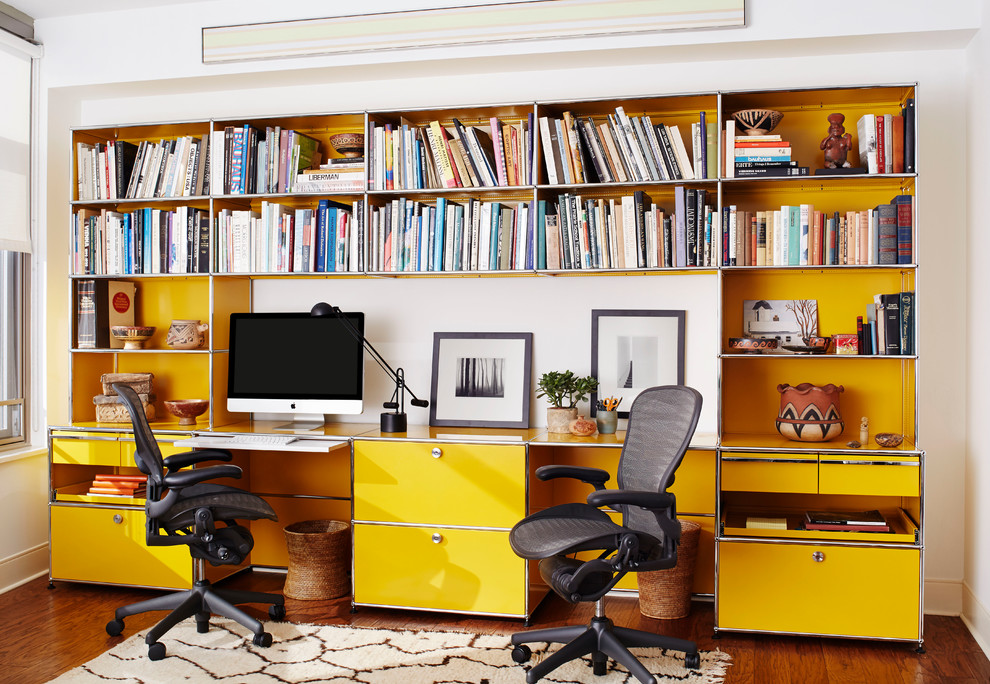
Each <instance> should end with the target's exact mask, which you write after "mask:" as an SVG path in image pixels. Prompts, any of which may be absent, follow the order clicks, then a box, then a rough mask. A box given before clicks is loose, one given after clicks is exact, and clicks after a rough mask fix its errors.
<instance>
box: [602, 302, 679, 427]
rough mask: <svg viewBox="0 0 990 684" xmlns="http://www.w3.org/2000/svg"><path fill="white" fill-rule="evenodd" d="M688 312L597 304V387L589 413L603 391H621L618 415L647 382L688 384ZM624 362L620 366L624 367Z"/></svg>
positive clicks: (606, 393) (616, 393)
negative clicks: (685, 361)
mask: <svg viewBox="0 0 990 684" xmlns="http://www.w3.org/2000/svg"><path fill="white" fill-rule="evenodd" d="M686 313H687V312H685V311H683V310H677V309H653V310H651V309H593V310H592V311H591V374H592V375H593V376H594V377H595V378H597V379H598V389H597V390H595V391H594V392H592V394H591V409H590V413H591V415H592V416H595V415H596V414H597V412H598V400H599V397H618V398H621V399H622V402H621V403H620V404H619V418H628V417H629V407H630V406H631V405H632V403H633V400H634V399H635V398H636V396H637V395H638V394H639V393H640V392H641V391H642V390H644V389H646V388H648V387H654V386H657V385H683V384H684V344H685V319H686ZM620 367H621V368H620Z"/></svg>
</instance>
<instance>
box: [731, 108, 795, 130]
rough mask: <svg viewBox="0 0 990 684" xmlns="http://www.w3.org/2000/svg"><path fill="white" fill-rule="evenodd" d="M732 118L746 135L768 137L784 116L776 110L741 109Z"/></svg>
mask: <svg viewBox="0 0 990 684" xmlns="http://www.w3.org/2000/svg"><path fill="white" fill-rule="evenodd" d="M732 118H733V119H735V120H736V123H737V124H739V126H740V127H741V128H742V129H743V134H744V135H766V134H767V133H769V132H770V131H772V130H773V129H774V127H776V125H777V124H779V123H780V120H781V119H783V118H784V115H783V114H781V113H780V112H778V111H777V110H776V109H740V110H739V111H738V112H733V114H732Z"/></svg>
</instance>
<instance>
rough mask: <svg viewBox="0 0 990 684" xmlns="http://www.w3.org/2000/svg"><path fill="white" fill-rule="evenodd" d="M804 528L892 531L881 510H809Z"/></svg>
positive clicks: (839, 530)
mask: <svg viewBox="0 0 990 684" xmlns="http://www.w3.org/2000/svg"><path fill="white" fill-rule="evenodd" d="M804 529H806V530H830V531H832V532H890V525H888V524H887V520H886V519H885V518H884V517H883V514H882V513H880V511H877V510H873V511H807V512H806V513H805V514H804Z"/></svg>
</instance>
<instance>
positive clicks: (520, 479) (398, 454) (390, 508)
mask: <svg viewBox="0 0 990 684" xmlns="http://www.w3.org/2000/svg"><path fill="white" fill-rule="evenodd" d="M525 514H526V451H525V447H523V446H492V445H485V444H434V443H428V442H411V443H399V442H369V441H356V442H354V519H355V520H373V521H383V522H400V523H416V524H421V525H463V526H472V527H505V528H509V527H512V526H513V525H515V524H516V523H517V522H519V521H520V520H521V519H522V518H523V517H524V516H525Z"/></svg>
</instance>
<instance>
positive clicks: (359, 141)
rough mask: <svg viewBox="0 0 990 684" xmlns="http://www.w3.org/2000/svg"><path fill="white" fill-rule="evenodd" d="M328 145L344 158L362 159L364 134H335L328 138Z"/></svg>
mask: <svg viewBox="0 0 990 684" xmlns="http://www.w3.org/2000/svg"><path fill="white" fill-rule="evenodd" d="M330 145H332V146H333V149H335V150H337V151H338V152H340V153H341V154H342V155H344V156H345V157H362V156H364V133H335V134H333V135H331V136H330Z"/></svg>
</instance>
